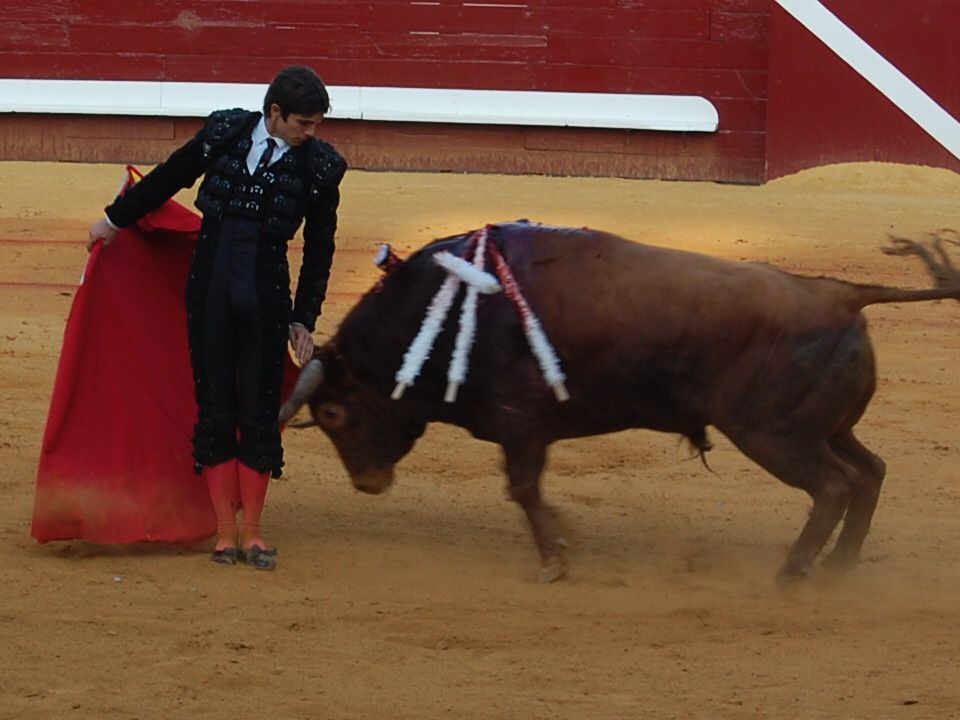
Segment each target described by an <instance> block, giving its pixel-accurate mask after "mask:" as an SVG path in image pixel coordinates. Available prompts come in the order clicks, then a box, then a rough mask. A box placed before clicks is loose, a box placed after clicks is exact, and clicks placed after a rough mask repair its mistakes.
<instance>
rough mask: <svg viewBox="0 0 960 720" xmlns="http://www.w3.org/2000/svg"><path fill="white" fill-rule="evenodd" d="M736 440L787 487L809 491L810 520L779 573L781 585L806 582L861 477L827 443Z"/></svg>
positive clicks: (770, 438) (756, 439)
mask: <svg viewBox="0 0 960 720" xmlns="http://www.w3.org/2000/svg"><path fill="white" fill-rule="evenodd" d="M731 439H733V440H734V442H735V443H736V444H737V445H738V446H739V447H740V449H741V450H743V452H744V454H745V455H747V456H748V457H750V458H751V459H753V460H754V461H756V462H757V464H759V465H760V466H761V467H763V468H764V469H765V470H767V471H769V472H770V473H772V474H773V475H774V476H776V477H777V478H779V479H780V480H782V481H783V482H785V483H786V484H787V485H791V486H793V487H796V488H800V489H802V490H805V491H806V492H807V493H808V494H809V495H810V497H811V498H812V499H813V508H812V509H811V510H810V516H809V518H808V519H807V522H806V524H805V525H804V526H803V530H801V531H800V535H799V537H797V539H796V541H795V542H794V543H793V545H792V546H791V547H790V551H789V553H788V554H787V559H786V560H785V561H784V563H783V565H782V566H781V567H780V570H779V571H778V572H777V579H778V580H780V581H781V582H785V581H789V580H792V579H797V578H803V577H806V576H807V574H808V572H809V570H810V567H811V566H812V565H813V562H814V560H815V559H816V558H817V555H819V554H820V551H821V550H823V546H824V545H826V543H827V541H828V540H829V539H830V535H831V534H832V533H833V531H834V530H835V529H836V527H837V525H838V524H839V522H840V519H841V518H842V517H843V513H844V511H845V510H846V509H847V505H848V504H849V502H850V498H851V497H852V486H853V483H854V482H855V480H856V477H857V471H856V470H855V469H854V468H853V467H852V466H850V465H849V464H847V463H846V462H844V461H843V460H842V459H841V458H840V457H838V456H837V455H836V453H834V452H833V451H832V450H831V449H830V447H829V446H828V445H827V443H826V442H825V441H823V440H818V439H815V440H809V441H803V440H801V439H798V438H788V437H779V436H777V437H771V436H759V437H758V436H754V437H750V438H748V439H747V440H746V441H743V438H741V439H740V440H739V441H738V440H737V439H735V438H733V437H731Z"/></svg>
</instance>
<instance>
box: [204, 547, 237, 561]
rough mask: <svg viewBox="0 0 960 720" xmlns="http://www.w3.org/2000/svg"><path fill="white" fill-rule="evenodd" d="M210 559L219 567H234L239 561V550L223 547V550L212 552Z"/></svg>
mask: <svg viewBox="0 0 960 720" xmlns="http://www.w3.org/2000/svg"><path fill="white" fill-rule="evenodd" d="M210 559H211V560H212V561H213V562H215V563H219V564H220V565H236V564H237V562H238V561H239V560H240V548H238V547H225V548H224V549H223V550H214V551H213V555H211V556H210Z"/></svg>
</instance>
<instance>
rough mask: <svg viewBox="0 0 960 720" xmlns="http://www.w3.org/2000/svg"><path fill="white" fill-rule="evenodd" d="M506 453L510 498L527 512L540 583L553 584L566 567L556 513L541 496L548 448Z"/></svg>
mask: <svg viewBox="0 0 960 720" xmlns="http://www.w3.org/2000/svg"><path fill="white" fill-rule="evenodd" d="M503 454H504V459H505V463H504V465H505V470H506V472H507V478H508V480H509V483H510V484H509V487H508V491H509V493H510V499H511V500H513V501H514V502H516V503H518V504H519V505H520V507H522V508H523V511H524V513H526V515H527V520H528V521H529V522H530V530H531V531H532V532H533V539H534V542H536V544H537V550H538V551H539V553H540V575H539V577H538V580H539V581H540V582H542V583H548V582H553V581H554V580H557V579H559V578H561V577H563V575H564V574H565V573H566V572H567V565H566V561H565V558H564V556H563V548H564V547H565V546H566V543H565V542H564V540H563V538H562V537H561V535H560V530H559V527H558V524H557V519H556V513H555V512H554V511H553V510H552V509H551V508H550V507H549V506H547V505H546V504H545V503H544V502H543V499H542V498H541V496H540V475H541V473H542V472H543V468H544V465H545V464H546V460H547V448H546V446H544V445H541V444H537V443H529V444H524V445H518V446H517V445H515V446H510V447H507V446H504V448H503Z"/></svg>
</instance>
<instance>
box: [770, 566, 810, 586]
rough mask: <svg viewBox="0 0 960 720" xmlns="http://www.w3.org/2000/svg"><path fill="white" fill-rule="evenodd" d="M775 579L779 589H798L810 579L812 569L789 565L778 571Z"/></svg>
mask: <svg viewBox="0 0 960 720" xmlns="http://www.w3.org/2000/svg"><path fill="white" fill-rule="evenodd" d="M774 579H775V581H776V583H777V587H779V588H781V589H783V590H786V589H789V588H792V587H797V586H798V585H800V584H802V583H805V582H806V581H807V580H809V579H810V569H809V568H806V567H799V568H798V567H793V566H791V565H790V564H789V563H788V564H786V565H784V566H783V567H782V568H780V570H779V571H777V576H776V578H774Z"/></svg>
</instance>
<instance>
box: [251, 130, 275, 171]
mask: <svg viewBox="0 0 960 720" xmlns="http://www.w3.org/2000/svg"><path fill="white" fill-rule="evenodd" d="M276 146H277V141H276V140H274V139H273V138H267V147H266V149H265V150H264V151H263V155H261V156H260V161H259V162H258V163H257V169H256V170H254V171H253V174H254V175H259V174H260V173H262V172H263V171H264V170H266V169H267V165H269V164H270V158H271V157H272V156H273V149H274V148H275V147H276Z"/></svg>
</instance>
